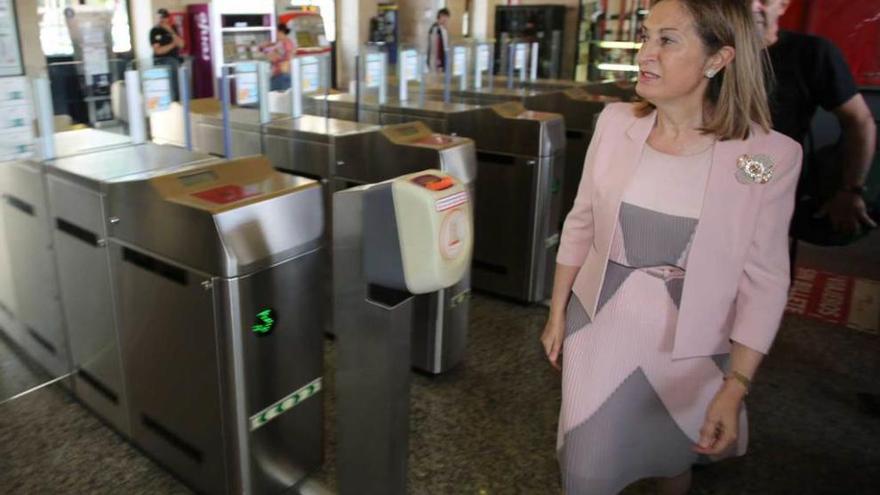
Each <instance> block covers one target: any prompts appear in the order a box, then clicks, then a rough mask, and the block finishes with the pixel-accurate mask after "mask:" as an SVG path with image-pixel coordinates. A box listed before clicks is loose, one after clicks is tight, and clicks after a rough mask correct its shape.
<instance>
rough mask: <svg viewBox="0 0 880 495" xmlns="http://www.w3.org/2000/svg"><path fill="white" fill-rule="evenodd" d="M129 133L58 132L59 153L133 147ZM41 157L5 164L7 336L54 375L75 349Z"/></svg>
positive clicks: (0, 188) (65, 369) (1, 176)
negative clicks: (63, 299) (66, 318)
mask: <svg viewBox="0 0 880 495" xmlns="http://www.w3.org/2000/svg"><path fill="white" fill-rule="evenodd" d="M130 144H131V141H130V139H129V138H128V136H123V135H118V134H112V133H109V132H103V131H98V130H94V129H82V130H75V131H67V132H62V133H58V134H55V136H54V148H55V155H56V156H59V157H63V156H74V155H80V154H84V153H90V152H95V151H97V150H99V149H110V148H115V147H123V146H129V145H130ZM49 166H50V164H48V163H47V162H46V161H44V160H42V159H41V158H39V157H36V158H33V159H22V160H17V161H10V162H6V163H2V164H0V194H2V198H3V202H2V217H3V222H2V223H3V228H4V233H3V237H4V238H5V239H4V243H3V245H4V246H5V250H6V253H5V254H6V256H7V262H8V267H9V272H8V274H6V275H4V278H6V282H5V284H6V285H7V289H6V290H5V291H4V293H5V294H6V295H5V296H4V297H6V298H8V299H7V300H4V301H2V304H3V309H4V311H3V312H4V313H6V320H7V321H6V323H5V324H4V325H3V330H4V331H5V333H6V334H7V336H8V337H9V338H10V339H11V340H12V341H13V342H15V343H16V345H18V346H19V347H21V349H22V350H23V351H24V352H25V353H26V354H27V355H28V356H30V357H31V358H32V359H33V360H34V361H35V362H36V363H37V364H38V365H40V366H41V367H42V368H43V369H44V370H45V371H47V372H49V373H50V375H51V376H52V377H61V376H63V375H65V374H67V373H69V372H70V370H71V359H70V354H71V349H70V344H69V339H68V335H67V331H66V329H65V321H64V311H63V309H62V304H61V292H60V285H59V279H58V272H57V269H56V258H55V245H54V243H53V227H52V225H53V223H54V222H53V221H52V215H53V207H52V206H51V205H50V201H49V191H48V187H47V182H46V175H45V174H46V171H47V169H48V167H49Z"/></svg>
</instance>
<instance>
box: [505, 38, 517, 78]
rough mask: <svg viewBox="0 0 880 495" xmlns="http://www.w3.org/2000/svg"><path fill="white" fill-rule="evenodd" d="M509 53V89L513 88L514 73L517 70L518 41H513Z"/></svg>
mask: <svg viewBox="0 0 880 495" xmlns="http://www.w3.org/2000/svg"><path fill="white" fill-rule="evenodd" d="M508 46H509V49H508V51H509V53H508V55H507V89H513V74H514V73H515V72H516V43H511V44H510V45H508Z"/></svg>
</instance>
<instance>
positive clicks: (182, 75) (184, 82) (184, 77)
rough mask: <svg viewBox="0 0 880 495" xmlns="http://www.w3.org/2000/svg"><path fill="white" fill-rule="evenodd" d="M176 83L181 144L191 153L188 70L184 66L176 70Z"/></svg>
mask: <svg viewBox="0 0 880 495" xmlns="http://www.w3.org/2000/svg"><path fill="white" fill-rule="evenodd" d="M177 83H178V86H179V90H180V91H179V92H180V104H181V106H182V107H183V139H184V141H183V142H184V145H185V146H186V149H188V150H189V151H192V149H193V144H192V122H191V121H190V114H189V108H190V99H191V96H190V91H189V88H190V86H189V68H187V66H186V65H181V66H180V68H178V69H177Z"/></svg>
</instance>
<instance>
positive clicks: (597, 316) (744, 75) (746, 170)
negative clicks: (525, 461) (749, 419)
mask: <svg viewBox="0 0 880 495" xmlns="http://www.w3.org/2000/svg"><path fill="white" fill-rule="evenodd" d="M641 38H642V43H643V44H642V47H641V49H640V51H639V54H638V64H639V79H638V84H637V86H636V91H637V92H638V94H639V95H640V96H641V97H642V99H643V100H644V101H642V102H640V103H635V104H624V103H619V104H614V105H610V106H609V107H608V108H607V109H606V110H605V111H604V112H603V113H602V115H601V116H600V118H599V121H598V124H597V127H596V132H595V133H594V136H593V141H592V143H591V144H590V148H589V150H588V152H587V156H586V161H585V163H584V172H583V178H582V180H581V184H580V188H579V190H578V194H577V199H576V200H575V204H574V207H573V208H572V210H571V212H570V213H569V215H568V217H567V219H566V222H565V227H564V229H563V232H562V238H561V244H560V247H559V254H558V257H557V268H556V275H555V280H554V287H553V299H552V303H551V309H550V315H549V318H548V321H547V324H546V326H545V328H544V332H543V335H542V336H541V340H542V343H543V345H544V348H545V351H546V353H547V358H548V359H549V361H550V363H551V364H552V365H553V366H555V367H557V368H561V369H562V407H561V411H560V417H559V437H558V453H559V460H560V466H561V469H562V477H563V484H564V487H565V491H566V492H567V493H569V494H590V495H593V494H610V493H617V492H619V491H620V490H622V489H623V488H625V487H626V486H627V485H628V484H630V483H632V482H634V481H636V480H639V479H642V478H659V481H660V491H661V493H668V494H676V493H685V492H687V490H688V488H689V486H690V469H691V466H692V465H693V464H695V463H698V462H709V461H713V460H718V459H721V458H724V457H728V456H732V455H742V454H743V453H745V448H746V437H747V424H746V414H745V408H744V404H743V399H744V397H745V396H746V394H747V392H748V389H749V386H750V383H751V380H752V377H753V376H754V374H755V371H756V370H757V369H758V365H759V364H760V362H761V359H762V357H763V355H764V354H766V353H767V351H768V350H769V348H770V346H771V344H772V342H773V339H774V337H775V335H776V331H777V329H778V327H779V322H780V319H781V317H782V312H783V309H784V307H785V303H786V295H787V289H788V284H789V265H788V237H787V236H788V234H787V233H788V223H789V221H790V218H791V213H792V209H793V207H794V192H795V184H796V182H797V178H798V174H799V170H800V162H801V149H800V146H799V145H798V144H797V143H795V142H794V141H792V140H791V139H789V138H787V137H784V136H782V135H781V134H778V133H775V132H772V131H770V112H769V110H768V105H767V96H766V90H765V87H764V72H763V61H764V53H763V49H762V43H761V39H760V37H759V35H758V33H757V31H756V28H755V25H754V22H753V20H752V15H751V12H750V10H749V7H748V2H744V1H743V0H660V1H659V2H656V3H655V4H654V5H653V7H652V9H651V12H650V14H649V16H648V17H647V19H646V20H645V23H644V26H643V27H642V32H641ZM563 349H564V354H565V359H564V364H563V361H562V354H563Z"/></svg>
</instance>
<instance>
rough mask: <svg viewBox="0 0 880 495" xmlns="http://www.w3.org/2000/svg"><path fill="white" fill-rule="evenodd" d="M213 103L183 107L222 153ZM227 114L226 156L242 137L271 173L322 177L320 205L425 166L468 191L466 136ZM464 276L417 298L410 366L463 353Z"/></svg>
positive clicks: (431, 368)
mask: <svg viewBox="0 0 880 495" xmlns="http://www.w3.org/2000/svg"><path fill="white" fill-rule="evenodd" d="M219 105H220V102H219V101H217V100H210V99H203V100H196V102H194V105H193V106H192V107H191V108H193V109H194V110H193V111H192V112H191V117H192V122H193V123H192V128H193V144H194V148H195V149H197V150H200V151H204V152H207V153H212V154H222V153H223V129H222V126H223V122H222V120H223V117H222V112H221V111H220V109H219ZM178 108H179V107H178ZM177 111H179V110H177ZM166 118H167V119H168V120H171V121H177V120H180V118H181V117H180V116H177V115H174V114H173V113H169V114H167V115H165V116H162V119H163V120H164V119H166ZM229 118H230V122H231V125H232V129H231V130H232V132H231V135H232V140H233V152H234V154H235V153H237V151H236V150H238V151H241V150H242V146H241V145H240V144H236V143H242V142H249V143H250V144H249V146H250V147H251V149H250V151H251V152H258V150H259V149H262V150H263V152H264V153H265V155H266V156H267V157H268V158H269V159H270V161H271V162H272V164H273V166H274V167H275V168H276V169H277V170H280V171H283V172H288V173H293V174H297V175H302V176H306V177H310V178H314V179H318V180H322V181H326V182H327V184H328V187H327V188H326V189H325V191H326V203H327V207H328V208H330V207H331V203H330V194H332V192H333V191H336V190H340V189H344V188H347V187H351V186H354V185H360V184H365V183H369V182H376V181H382V180H387V179H389V178H392V177H397V176H400V175H403V174H407V173H411V172H413V171H416V170H422V169H424V168H426V167H433V168H437V169H439V170H443V171H445V172H447V173H450V174H453V175H454V176H455V177H457V178H459V179H460V180H462V181H463V182H464V183H465V184H466V185H468V187H469V188H471V191H472V192H473V184H474V181H475V177H476V161H475V151H474V144H473V141H471V140H470V139H466V138H456V137H452V136H443V135H438V134H435V133H433V132H431V130H430V129H428V128H427V127H426V126H425V125H424V124H421V123H419V122H410V123H404V124H399V125H392V126H386V127H384V128H382V127H380V126H378V125H373V124H363V123H357V122H352V121H350V120H343V119H333V118H323V117H316V116H313V115H304V116H301V117H298V118H290V117H283V118H282V117H279V116H275V118H274V119H273V120H272V121H271V122H270V123H268V124H263V125H261V124H260V115H259V111H258V110H256V109H252V108H239V107H233V108H231V109H230V111H229ZM163 120H159V121H154V122H162V121H163ZM399 120H402V119H399ZM154 127H155V124H154ZM160 127H161V125H160ZM169 128H170V127H169ZM164 139H165V141H168V142H179V141H180V140H181V139H182V137H180V136H176V137H175V136H167V135H166V137H165V138H164ZM260 140H262V141H260ZM470 281H471V279H470V277H469V276H467V277H464V278H463V280H462V281H461V282H460V283H459V284H457V285H456V286H454V287H452V288H450V289H448V290H445V291H441V292H440V293H438V294H431V295H426V296H418V297H417V301H416V313H415V316H414V318H416V320H417V322H418V323H417V324H416V325H415V328H416V330H415V331H416V335H415V336H414V343H415V345H414V346H413V349H412V352H413V356H412V363H413V366H414V367H415V368H416V369H419V370H421V371H425V372H428V373H432V374H438V373H443V372H445V371H447V370H449V369H450V368H452V367H454V366H455V365H456V364H458V363H459V362H461V360H462V359H463V358H464V352H465V348H466V344H467V327H468V314H469V312H468V308H469V305H468V304H467V301H468V299H469V296H470V288H471V285H470Z"/></svg>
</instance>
